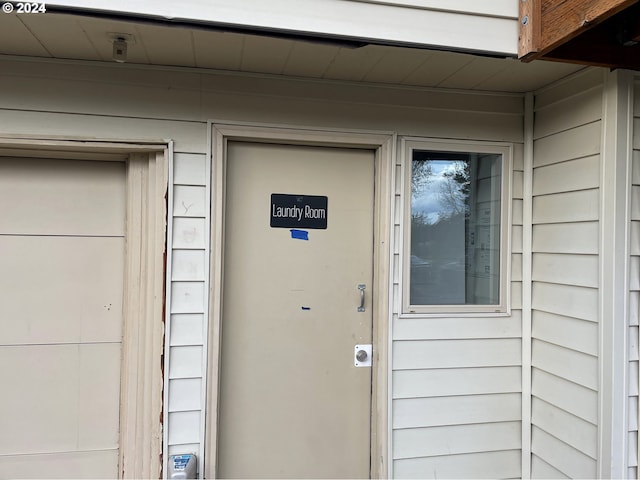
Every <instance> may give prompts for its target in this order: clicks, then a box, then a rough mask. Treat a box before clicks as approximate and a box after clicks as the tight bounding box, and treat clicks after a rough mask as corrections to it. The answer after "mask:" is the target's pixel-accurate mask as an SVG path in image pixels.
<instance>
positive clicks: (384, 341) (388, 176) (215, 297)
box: [204, 122, 396, 478]
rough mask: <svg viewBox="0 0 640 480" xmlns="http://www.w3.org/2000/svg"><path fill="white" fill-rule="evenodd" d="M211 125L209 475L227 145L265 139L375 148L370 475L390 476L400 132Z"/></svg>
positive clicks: (209, 471)
mask: <svg viewBox="0 0 640 480" xmlns="http://www.w3.org/2000/svg"><path fill="white" fill-rule="evenodd" d="M210 126H211V162H212V163H211V165H212V168H211V176H212V178H211V185H212V198H211V265H210V285H211V287H210V296H209V312H210V319H209V331H208V334H207V336H208V368H207V372H208V373H207V375H206V382H207V385H206V387H205V388H206V389H207V410H206V412H207V413H206V435H205V452H206V457H205V467H204V470H205V471H204V477H205V478H216V466H217V438H218V399H219V388H220V371H219V368H218V366H219V364H220V352H221V345H220V341H221V336H220V333H221V332H220V325H221V321H222V298H223V297H222V292H223V281H224V279H223V272H224V268H223V261H224V245H223V239H224V212H225V206H224V201H225V179H226V162H227V158H226V145H227V142H228V141H229V140H239V141H261V142H266V143H287V144H298V145H312V146H328V147H329V146H330V147H342V148H368V149H372V150H374V151H375V167H374V169H375V180H374V182H375V185H374V188H375V205H374V253H373V257H374V258H373V279H374V280H373V285H374V286H373V349H374V350H373V364H374V367H373V372H372V373H373V375H372V381H373V385H372V392H373V394H372V399H371V476H372V478H382V477H386V476H387V474H388V468H389V456H388V453H389V448H388V444H389V439H390V436H389V427H390V425H389V384H390V381H389V369H388V365H389V358H388V353H389V351H390V348H389V341H390V320H389V319H390V317H391V315H390V305H391V302H390V299H391V298H390V297H391V295H392V292H391V289H390V285H391V277H390V276H391V265H390V261H391V249H390V248H391V238H392V232H393V225H392V222H391V208H392V204H393V197H392V196H393V189H392V185H393V182H394V177H395V175H394V174H395V169H394V168H393V158H394V149H395V144H396V142H395V135H394V134H392V133H384V132H382V133H381V132H360V131H346V130H340V131H334V130H320V129H314V128H293V127H285V126H266V125H250V124H241V123H229V122H227V123H222V122H221V123H216V122H210Z"/></svg>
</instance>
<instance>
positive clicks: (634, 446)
mask: <svg viewBox="0 0 640 480" xmlns="http://www.w3.org/2000/svg"><path fill="white" fill-rule="evenodd" d="M631 169H632V175H631V205H632V209H631V236H630V242H631V244H630V254H631V258H630V275H629V289H630V292H629V295H630V297H629V353H628V354H629V420H628V423H629V437H628V442H629V443H628V449H629V455H628V467H629V471H628V478H638V376H639V373H638V317H639V316H640V208H639V207H640V76H637V77H636V83H635V87H634V121H633V163H632V166H631Z"/></svg>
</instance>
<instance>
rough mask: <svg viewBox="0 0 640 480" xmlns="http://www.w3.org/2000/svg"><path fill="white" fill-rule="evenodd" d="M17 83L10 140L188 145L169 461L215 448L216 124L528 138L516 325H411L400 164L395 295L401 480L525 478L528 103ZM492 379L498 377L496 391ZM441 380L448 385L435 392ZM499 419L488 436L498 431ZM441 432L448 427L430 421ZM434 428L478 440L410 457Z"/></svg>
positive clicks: (69, 76)
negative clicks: (212, 239)
mask: <svg viewBox="0 0 640 480" xmlns="http://www.w3.org/2000/svg"><path fill="white" fill-rule="evenodd" d="M7 86H10V87H11V88H12V89H15V90H12V92H13V93H12V95H10V96H8V95H6V96H4V97H3V98H2V100H1V101H0V116H1V117H2V118H3V122H2V124H1V125H0V135H8V136H12V135H24V134H30V135H34V136H38V137H47V138H53V137H67V138H98V139H114V140H118V141H131V142H136V141H140V140H144V141H162V140H163V139H171V140H173V141H174V159H173V170H172V172H171V173H172V175H173V184H172V185H171V186H170V188H171V190H170V192H169V193H170V204H169V211H170V215H171V218H170V220H169V222H170V225H171V228H172V240H171V242H172V243H171V250H170V252H169V255H168V262H169V263H168V266H167V268H168V271H169V274H170V285H169V287H170V288H169V291H168V292H167V293H168V295H169V296H170V301H169V304H168V305H167V308H168V309H169V312H170V324H169V326H168V327H169V331H168V335H169V338H168V344H169V346H170V348H169V352H168V356H169V362H168V370H167V372H166V374H167V375H168V378H169V381H168V385H166V389H167V397H166V400H167V404H166V408H167V411H168V419H167V422H166V423H165V426H164V428H165V431H166V432H167V433H166V434H167V439H168V453H169V454H173V453H181V452H185V451H187V452H191V451H192V452H196V453H197V454H199V456H200V458H202V455H203V453H204V450H203V447H202V445H201V440H202V435H203V430H202V429H203V425H204V423H203V422H204V408H205V405H204V403H203V398H204V393H205V392H204V389H205V383H204V377H203V375H204V369H205V365H206V363H205V358H204V356H205V350H206V349H205V346H206V325H207V322H208V314H207V302H208V298H207V295H208V293H207V292H208V291H209V287H208V284H207V278H208V262H209V250H208V238H209V231H208V229H209V210H210V206H209V198H210V196H209V193H208V189H210V179H209V168H208V165H207V155H206V154H207V134H208V126H207V120H210V119H217V120H224V121H239V122H246V123H267V124H283V125H294V126H300V125H307V126H312V127H317V128H324V129H338V128H346V129H360V130H374V131H388V132H397V133H398V134H400V135H408V136H429V137H441V138H447V139H451V140H455V139H462V140H469V139H474V140H485V141H486V140H490V141H504V142H512V143H514V144H515V146H516V148H515V158H514V160H515V161H514V166H515V172H514V174H513V179H514V185H513V192H514V201H513V219H514V222H513V223H514V227H513V255H512V266H511V269H512V272H513V277H512V281H513V283H512V291H511V295H512V316H511V317H495V318H491V317H479V318H442V319H434V318H429V319H426V318H411V319H402V320H398V318H397V316H398V313H399V308H400V307H399V305H400V274H401V271H400V260H399V257H400V248H401V238H402V236H401V230H400V229H401V218H400V212H401V193H402V192H401V188H402V187H401V185H402V172H401V169H402V166H401V165H400V163H398V164H397V165H396V171H395V178H396V202H395V207H394V211H395V217H394V218H395V225H394V241H393V245H394V247H393V248H394V286H393V289H394V291H393V294H394V299H395V300H394V305H395V319H394V338H395V342H396V343H395V344H394V346H397V347H398V352H397V353H395V352H394V355H395V356H397V359H398V361H399V362H400V363H399V365H404V367H403V368H402V369H397V370H396V371H394V372H393V378H394V380H393V381H394V382H395V383H394V385H397V386H398V388H397V390H396V389H394V390H393V397H394V400H393V402H394V418H395V419H396V420H397V421H398V422H400V425H402V427H401V428H399V429H398V430H402V432H403V433H398V434H399V435H400V436H399V437H398V438H399V440H398V445H397V446H396V447H394V454H395V455H397V458H398V462H399V463H398V470H397V472H396V476H398V477H402V476H412V475H413V476H423V477H425V476H429V475H433V473H434V472H435V473H436V474H437V475H438V476H440V477H441V478H442V476H458V477H459V476H470V477H476V478H480V477H483V476H484V477H496V476H499V477H505V478H506V477H515V476H518V475H519V469H520V450H519V449H520V440H519V435H517V434H516V433H517V432H515V431H514V425H516V424H517V423H518V421H519V415H520V414H519V411H520V407H519V405H520V400H519V397H520V390H521V387H520V382H521V380H520V360H519V358H520V350H519V342H520V340H519V339H520V336H521V326H520V319H521V313H520V306H521V298H522V295H521V292H520V289H521V280H522V274H521V272H522V268H521V261H522V255H521V252H522V245H521V238H522V170H523V166H522V129H521V125H522V103H523V101H522V98H521V97H519V96H514V95H490V94H478V93H465V92H455V93H452V92H447V91H436V90H433V89H414V88H401V89H393V88H390V87H388V86H385V87H377V86H375V85H371V84H367V85H359V84H349V83H344V82H323V81H306V80H300V79H286V78H283V77H269V76H251V75H247V76H242V75H236V74H233V73H217V74H212V73H207V74H200V73H195V72H193V71H184V72H181V71H175V70H169V71H161V70H158V69H145V68H138V67H135V66H131V65H125V66H122V65H111V64H104V65H99V66H87V65H78V64H69V65H66V64H64V63H60V62H27V61H22V60H7V59H2V60H0V88H3V87H4V88H7ZM45 91H55V95H42V92H45ZM485 340H486V344H484V341H485ZM448 347H450V348H448ZM467 348H471V349H472V351H473V352H476V354H477V357H476V359H475V360H474V359H473V358H471V357H469V355H466V353H465V350H466V349H467ZM425 349H426V351H423V350H425ZM429 349H433V351H439V352H442V354H443V355H444V354H445V353H446V352H447V350H450V349H455V351H456V352H458V353H459V355H460V358H459V359H458V360H457V361H456V360H454V359H451V356H449V357H448V358H449V359H450V360H451V361H447V362H444V361H443V360H442V359H438V358H435V357H434V356H433V355H430V354H429V352H428V350H429ZM492 349H493V350H496V351H495V352H494V351H492ZM451 351H453V350H451ZM465 355H466V356H465ZM411 357H413V358H415V362H416V363H415V364H412V360H411ZM443 358H444V357H443ZM462 360H464V362H465V363H462V364H461V363H460V362H461V361H462ZM438 362H439V363H438ZM443 362H444V363H443ZM456 362H457V363H456ZM456 364H458V365H459V366H457V367H456V366H455V365H456ZM405 367H406V368H405ZM478 379H485V382H484V384H483V383H481V382H479V381H478ZM434 380H437V382H438V383H437V384H435V383H432V382H433V381H434ZM425 405H426V406H427V407H428V408H429V409H430V408H432V407H435V406H437V407H438V408H439V409H441V411H442V412H443V413H444V414H443V416H442V418H443V419H445V420H446V422H445V423H444V424H439V422H440V423H441V422H442V420H438V419H437V418H429V417H428V415H427V416H425V415H426V414H417V413H416V414H415V415H414V414H413V413H412V412H414V409H415V408H418V409H420V408H421V406H423V407H424V406H425ZM458 407H459V409H458ZM445 414H446V415H445ZM420 415H422V416H420ZM487 422H488V423H489V425H488V426H487V427H486V428H488V430H484V428H485V427H483V425H484V424H485V423H487ZM431 424H433V425H434V426H431V427H430V426H424V425H431ZM491 425H495V428H493V427H491ZM467 427H468V429H466V428H467ZM430 428H440V429H441V430H438V432H441V433H443V434H446V435H449V438H451V435H456V432H458V433H460V432H476V433H475V434H473V435H475V436H471V437H470V438H469V440H468V441H462V440H461V443H460V445H459V447H457V449H456V450H455V451H456V452H457V453H456V455H453V456H446V455H443V453H442V449H441V448H439V447H437V448H435V449H434V450H433V451H430V450H429V449H427V451H425V450H424V447H425V446H426V444H425V445H422V446H421V445H419V444H418V445H414V444H411V445H412V446H411V447H410V448H409V449H405V446H406V445H409V443H411V442H410V440H411V439H413V438H425V439H428V438H433V434H432V433H431V431H430V430H429V429H430ZM414 429H415V432H413V430H414ZM448 429H451V430H448ZM445 431H447V432H448V433H445ZM482 432H485V433H486V432H494V434H495V438H494V439H493V440H492V442H491V443H489V442H486V444H483V443H482V442H480V441H478V438H479V437H478V435H480V434H481V433H482ZM413 435H415V436H413ZM470 435H472V434H471V433H470ZM474 439H475V440H474ZM416 449H417V450H416ZM496 462H497V463H496Z"/></svg>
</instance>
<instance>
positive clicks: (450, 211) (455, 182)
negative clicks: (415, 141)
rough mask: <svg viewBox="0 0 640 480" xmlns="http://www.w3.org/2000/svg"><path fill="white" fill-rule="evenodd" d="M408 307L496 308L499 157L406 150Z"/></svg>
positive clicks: (498, 297) (498, 293) (499, 206)
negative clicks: (408, 156) (408, 180)
mask: <svg viewBox="0 0 640 480" xmlns="http://www.w3.org/2000/svg"><path fill="white" fill-rule="evenodd" d="M411 155H412V158H411V164H412V165H411V224H410V255H411V259H410V264H409V272H410V274H409V304H410V305H488V306H490V305H499V304H500V284H501V281H500V267H501V265H500V258H501V255H500V241H501V240H500V239H501V225H500V223H501V217H502V205H501V190H502V154H499V153H473V152H451V151H431V150H415V149H414V150H411Z"/></svg>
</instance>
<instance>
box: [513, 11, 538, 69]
mask: <svg viewBox="0 0 640 480" xmlns="http://www.w3.org/2000/svg"><path fill="white" fill-rule="evenodd" d="M541 2H542V0H522V1H521V2H520V3H519V4H520V7H519V8H520V12H519V21H520V31H519V34H518V57H520V58H521V59H523V60H525V61H526V60H527V59H528V58H529V57H531V56H533V55H535V54H536V53H538V50H539V49H540V36H541V32H542V29H541V25H542V22H541V20H542V3H541Z"/></svg>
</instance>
